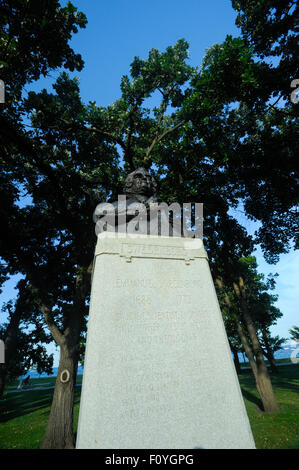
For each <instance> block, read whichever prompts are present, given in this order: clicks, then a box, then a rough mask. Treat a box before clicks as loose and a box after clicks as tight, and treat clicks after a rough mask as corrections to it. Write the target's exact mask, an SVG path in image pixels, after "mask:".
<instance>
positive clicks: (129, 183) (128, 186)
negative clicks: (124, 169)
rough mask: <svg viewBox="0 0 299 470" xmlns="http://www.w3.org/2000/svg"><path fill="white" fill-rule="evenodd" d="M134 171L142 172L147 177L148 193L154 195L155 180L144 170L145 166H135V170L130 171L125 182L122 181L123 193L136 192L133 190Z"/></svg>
mask: <svg viewBox="0 0 299 470" xmlns="http://www.w3.org/2000/svg"><path fill="white" fill-rule="evenodd" d="M136 173H143V175H144V176H146V177H147V181H148V193H149V194H152V195H153V196H154V195H156V192H157V182H156V180H155V179H154V177H153V176H152V175H151V174H150V173H149V172H148V171H146V170H145V168H137V170H135V171H133V172H132V173H130V174H129V175H128V176H127V177H126V179H125V182H124V186H123V190H124V193H125V194H130V193H134V192H136V191H135V190H134V177H135V175H136Z"/></svg>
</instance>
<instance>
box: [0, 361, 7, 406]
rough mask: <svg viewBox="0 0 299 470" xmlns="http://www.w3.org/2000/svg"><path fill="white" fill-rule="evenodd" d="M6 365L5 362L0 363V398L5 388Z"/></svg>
mask: <svg viewBox="0 0 299 470" xmlns="http://www.w3.org/2000/svg"><path fill="white" fill-rule="evenodd" d="M5 379H6V367H5V364H0V399H1V398H2V397H3V394H4V389H5Z"/></svg>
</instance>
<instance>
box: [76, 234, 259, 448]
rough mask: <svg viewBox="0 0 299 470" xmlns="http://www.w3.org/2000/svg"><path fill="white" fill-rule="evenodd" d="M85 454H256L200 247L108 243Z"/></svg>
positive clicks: (82, 430)
mask: <svg viewBox="0 0 299 470" xmlns="http://www.w3.org/2000/svg"><path fill="white" fill-rule="evenodd" d="M77 448H80V449H85V448H86V449H87V448H88V449H90V448H94V449H196V448H201V449H247V448H249V449H253V448H254V441H253V437H252V433H251V429H250V426H249V421H248V417H247V414H246V410H245V407H244V403H243V398H242V395H241V391H240V387H239V382H238V378H237V375H236V372H235V368H234V363H233V360H232V355H231V351H230V348H229V344H228V340H227V337H226V332H225V329H224V324H223V320H222V315H221V312H220V309H219V305H218V300H217V297H216V293H215V288H214V284H213V281H212V278H211V274H210V268H209V264H208V259H207V255H206V252H205V250H204V248H203V246H202V242H201V240H200V239H186V238H178V237H177V238H175V237H152V236H147V235H136V236H133V235H121V236H117V235H116V234H111V233H103V234H101V235H99V236H98V243H97V247H96V253H95V264H94V272H93V279H92V292H91V305H90V316H89V323H88V334H87V347H86V355H85V364H84V376H83V386H82V395H81V404H80V414H79V424H78V437H77Z"/></svg>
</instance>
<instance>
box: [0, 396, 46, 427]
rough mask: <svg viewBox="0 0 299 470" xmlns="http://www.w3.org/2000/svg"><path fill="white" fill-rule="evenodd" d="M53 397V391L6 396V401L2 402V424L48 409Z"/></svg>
mask: <svg viewBox="0 0 299 470" xmlns="http://www.w3.org/2000/svg"><path fill="white" fill-rule="evenodd" d="M52 396H53V389H51V390H36V391H32V392H20V393H16V394H9V395H6V397H5V398H4V400H1V401H0V423H5V422H6V421H9V420H10V419H13V418H17V417H19V416H24V415H26V414H29V413H32V412H33V411H37V410H40V409H42V408H45V407H48V406H49V405H50V404H51V401H52Z"/></svg>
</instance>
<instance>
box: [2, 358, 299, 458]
mask: <svg viewBox="0 0 299 470" xmlns="http://www.w3.org/2000/svg"><path fill="white" fill-rule="evenodd" d="M271 379H272V383H273V387H274V391H275V395H276V398H277V400H278V402H279V405H280V407H281V412H280V413H277V414H265V413H262V412H261V410H260V407H261V403H260V400H259V398H258V394H257V391H256V389H255V386H254V379H253V376H252V373H251V371H243V373H242V374H241V375H240V376H239V380H240V385H241V390H242V393H243V397H244V401H245V406H246V409H247V413H248V416H249V420H250V424H251V428H252V432H253V435H254V439H255V443H256V447H257V448H258V449H299V393H298V391H299V365H287V366H281V367H279V375H277V376H276V375H273V374H271ZM81 381H82V376H78V380H77V383H81ZM54 383H55V377H50V378H42V379H35V380H32V384H33V385H34V386H36V387H40V386H41V385H42V384H45V387H47V386H49V385H50V384H54ZM16 385H17V384H16V383H14V384H11V385H10V386H9V387H8V388H7V391H10V390H11V389H14V388H16ZM80 392H81V387H76V394H75V408H74V427H75V430H76V428H77V422H78V414H79V403H80ZM52 395H53V389H45V390H32V391H27V392H26V391H23V392H19V393H6V394H5V397H4V399H3V400H1V401H0V449H37V448H38V447H39V445H40V443H41V440H42V437H43V434H44V431H45V427H46V424H47V420H48V417H49V412H50V404H51V398H52Z"/></svg>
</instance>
